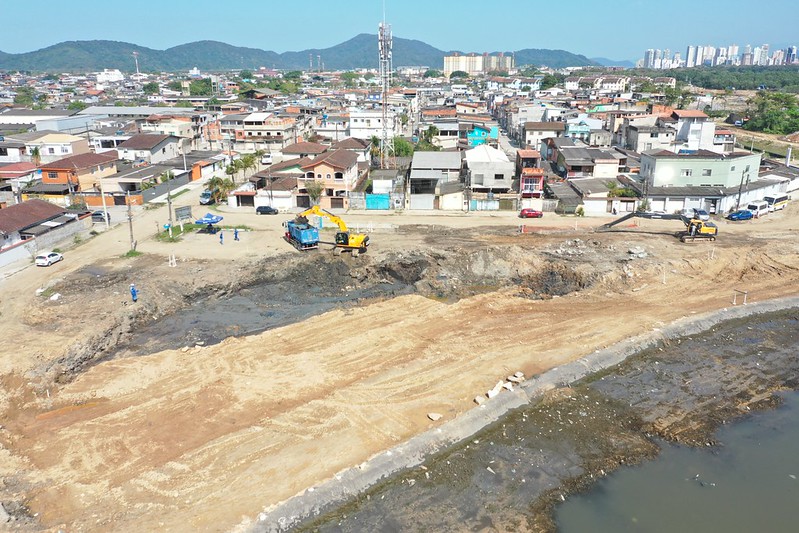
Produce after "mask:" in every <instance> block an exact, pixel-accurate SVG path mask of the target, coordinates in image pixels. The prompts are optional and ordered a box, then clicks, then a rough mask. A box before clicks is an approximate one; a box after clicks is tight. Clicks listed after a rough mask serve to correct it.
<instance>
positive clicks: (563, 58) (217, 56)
mask: <svg viewBox="0 0 799 533" xmlns="http://www.w3.org/2000/svg"><path fill="white" fill-rule="evenodd" d="M134 51H136V52H138V53H139V67H140V69H141V70H142V71H143V72H154V71H177V70H187V69H190V68H192V67H198V68H200V69H202V70H206V71H208V70H230V69H253V68H258V67H267V68H278V69H302V70H306V69H308V68H309V65H310V59H311V57H312V58H313V62H314V68H316V67H317V66H318V61H319V58H321V61H322V63H323V65H324V67H325V68H327V69H353V68H358V67H365V68H375V67H377V62H378V57H377V35H374V34H367V33H362V34H360V35H357V36H355V37H353V38H352V39H350V40H348V41H345V42H343V43H341V44H338V45H336V46H332V47H330V48H324V49H308V50H302V51H299V52H284V53H281V54H278V53H276V52H270V51H266V50H260V49H257V48H246V47H241V46H232V45H229V44H225V43H221V42H218V41H198V42H194V43H188V44H182V45H180V46H175V47H172V48H168V49H166V50H154V49H152V48H146V47H144V46H139V45H136V44H131V43H124V42H119V41H67V42H63V43H59V44H56V45H53V46H48V47H47V48H42V49H41V50H36V51H34V52H26V53H23V54H7V53H4V52H0V70H29V71H34V72H67V71H89V70H101V69H104V68H116V69H119V70H122V71H127V72H131V71H133V70H134V69H135V64H134V61H133V55H132V54H133V52H134ZM393 52H394V57H393V63H394V65H395V66H411V65H413V66H428V67H431V68H441V67H442V66H443V65H444V55H445V52H444V51H442V50H439V49H437V48H435V47H433V46H430V45H429V44H426V43H423V42H421V41H417V40H411V39H402V38H399V37H395V38H394V49H393ZM515 54H516V64H517V65H526V64H533V65H547V66H550V67H555V68H558V67H565V66H581V65H591V64H593V62H592V61H590V60H589V59H587V58H586V57H585V56H581V55H575V54H572V53H570V52H566V51H564V50H544V49H525V50H519V51H518V52H515Z"/></svg>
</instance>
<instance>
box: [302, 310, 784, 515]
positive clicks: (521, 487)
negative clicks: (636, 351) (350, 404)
mask: <svg viewBox="0 0 799 533" xmlns="http://www.w3.org/2000/svg"><path fill="white" fill-rule="evenodd" d="M798 325H799V318H797V312H796V311H787V312H781V313H776V314H771V315H763V316H760V317H753V318H748V319H745V320H738V321H731V322H727V323H724V324H721V325H719V326H717V327H714V328H713V329H712V330H711V331H708V332H706V333H705V334H702V335H697V336H694V337H690V338H683V339H677V340H675V341H672V342H669V343H667V344H664V345H661V346H658V347H656V348H654V349H652V350H649V351H646V352H643V353H641V354H640V355H638V356H634V357H632V358H630V359H629V360H628V361H626V362H625V363H623V364H622V365H620V366H618V367H616V368H614V369H612V370H610V371H608V372H605V373H603V374H602V375H597V376H592V377H591V378H590V379H587V380H586V381H585V382H584V383H581V384H577V385H576V386H574V387H572V388H570V389H562V390H561V391H558V392H557V393H555V394H553V395H552V396H551V397H549V398H547V400H546V401H544V402H542V403H539V404H537V405H530V406H526V407H523V408H520V409H519V410H516V411H514V412H511V413H509V414H508V415H507V416H505V417H504V418H503V419H501V420H500V421H498V422H497V423H495V424H493V425H492V426H489V427H487V428H486V429H484V430H483V431H482V432H480V433H479V434H477V435H475V436H474V437H472V438H471V439H469V440H468V441H465V442H462V443H459V444H457V445H455V446H453V447H451V448H450V449H447V450H445V451H443V452H441V453H439V454H437V455H435V456H433V457H430V458H429V459H428V460H427V461H426V462H425V463H424V464H423V465H421V466H420V467H416V468H413V469H410V470H407V471H405V472H402V473H400V474H398V475H396V476H394V477H393V478H391V479H388V480H386V481H385V482H384V483H382V484H380V485H378V486H375V487H373V488H372V489H371V490H370V491H368V493H366V494H363V495H361V496H359V497H358V498H357V499H355V500H353V501H350V502H349V503H348V504H346V505H344V506H342V507H339V508H337V509H332V510H329V512H328V514H326V515H323V516H321V517H318V518H316V519H314V520H311V521H308V522H306V523H305V524H303V525H302V526H300V528H299V529H300V530H308V531H317V530H318V531H456V530H457V531H463V530H473V531H479V530H485V529H486V528H487V529H489V530H490V529H497V530H526V529H530V530H534V531H554V530H556V528H557V526H556V523H555V521H554V517H553V511H552V510H553V508H554V506H555V505H557V504H560V503H562V502H564V501H569V499H570V498H571V497H572V495H574V494H577V493H579V492H581V491H584V490H587V489H589V488H590V487H592V486H594V484H595V483H596V482H597V481H598V480H600V479H604V478H605V476H606V475H607V474H609V473H611V472H613V471H615V470H617V469H618V468H620V467H623V466H624V465H630V464H639V463H643V464H646V462H647V461H648V460H649V459H653V458H655V457H656V456H657V455H658V453H659V450H660V448H661V447H664V448H665V452H664V456H663V457H664V458H665V459H664V461H665V462H664V463H660V462H657V463H651V465H652V466H650V468H656V469H657V468H660V469H661V470H662V471H664V472H665V471H668V470H670V469H674V470H677V471H678V474H677V475H676V477H675V480H674V481H673V482H666V481H664V482H663V484H664V485H666V487H667V488H666V492H665V493H658V492H656V491H654V490H650V489H651V485H655V484H659V483H660V481H659V479H660V478H659V477H658V475H657V473H656V472H653V473H652V474H651V475H652V476H653V478H652V479H650V480H648V481H647V480H646V476H643V477H642V478H641V481H639V486H638V487H637V494H638V498H639V500H636V501H640V499H643V500H644V501H645V502H646V505H648V506H649V507H650V508H652V509H655V508H658V507H665V508H667V509H671V508H672V504H671V500H672V499H676V498H679V497H681V496H682V495H683V493H684V492H685V491H686V490H688V489H689V488H690V489H692V490H693V489H697V490H698V489H701V490H706V489H707V490H708V491H710V490H716V489H718V488H720V487H721V483H720V481H722V482H723V484H724V485H728V486H729V487H733V486H734V484H733V481H732V480H731V479H729V478H728V477H726V476H731V475H732V473H727V474H724V475H723V472H724V470H725V468H724V467H721V466H720V467H719V468H718V469H712V468H711V464H712V463H714V462H718V463H719V465H721V464H723V462H722V458H724V457H725V454H728V453H729V454H731V455H732V456H733V457H739V456H740V457H742V458H743V460H744V461H745V462H751V458H750V457H749V456H747V455H745V454H747V453H749V452H745V451H740V450H741V449H740V448H739V447H737V446H732V445H729V444H727V445H725V446H718V447H716V446H713V444H714V431H715V429H716V428H717V427H718V426H719V425H724V424H726V423H727V422H729V421H731V420H735V419H737V418H740V417H741V416H743V414H744V413H747V412H749V413H753V412H755V411H757V409H758V408H768V407H769V406H772V405H773V403H774V402H773V401H772V398H773V397H772V395H771V391H774V390H777V389H781V388H785V389H791V390H796V389H797V388H799V358H797V357H796V354H797V351H799V327H797V326H798ZM791 401H793V400H791ZM788 405H789V407H788V410H787V411H777V412H775V413H771V412H770V411H763V412H759V413H758V414H756V415H753V420H755V421H760V420H762V421H763V422H758V423H760V424H761V425H764V427H767V428H768V427H774V426H775V425H779V424H781V423H782V422H776V423H774V422H769V420H770V419H768V418H766V416H770V415H766V414H763V413H771V414H772V415H775V416H782V413H785V412H787V413H790V412H793V411H795V410H796V409H795V408H793V407H792V406H793V405H794V404H793V403H791V402H788ZM741 406H747V407H745V408H741ZM686 413H687V414H686ZM776 413H780V414H779V415H776ZM664 421H666V422H664ZM738 427H740V426H737V425H736V426H730V428H738ZM733 430H734V429H733ZM776 433H777V432H776V431H775V432H774V434H775V435H776ZM659 435H660V436H663V437H666V438H668V439H670V440H671V441H675V442H683V443H690V444H692V445H694V446H696V447H695V448H685V449H683V448H672V447H671V446H672V445H666V444H664V441H663V440H662V439H661V438H659ZM741 435H742V436H741V437H734V438H733V439H732V440H747V439H750V440H751V438H750V437H747V436H746V433H745V430H744V433H742V434H741ZM716 438H719V439H720V438H722V437H716ZM775 438H779V439H782V437H775ZM791 439H793V442H796V435H795V434H794V433H789V434H787V435H786V436H785V439H784V440H780V443H779V444H777V445H776V446H777V447H778V448H779V447H781V448H783V451H786V450H789V451H790V450H796V449H797V447H796V446H795V445H793V446H792V444H791ZM791 446H792V447H791ZM699 447H701V449H702V450H703V452H697V451H693V450H696V449H697V448H699ZM705 450H712V451H705ZM676 453H685V454H687V455H688V456H689V457H690V456H693V459H694V461H695V462H694V463H693V464H690V466H679V464H678V463H676V462H674V461H675V459H672V456H673V454H676ZM769 453H771V452H769ZM783 457H784V456H783ZM700 458H702V459H700ZM655 465H671V466H655ZM700 467H701V468H700ZM783 467H784V468H783V471H782V475H783V478H782V479H780V480H779V481H778V480H777V476H778V474H774V475H772V474H771V473H770V474H769V475H768V476H766V475H764V476H763V477H762V480H763V481H765V482H771V483H772V484H773V490H770V491H768V492H767V494H769V497H770V500H769V502H770V503H769V506H778V507H779V508H780V509H779V511H777V512H776V513H777V514H780V513H781V516H782V517H783V518H785V517H788V516H789V514H790V513H794V512H796V510H797V509H799V506H797V505H796V504H795V502H797V501H799V498H797V496H798V495H797V492H796V489H795V488H794V489H792V490H793V492H789V493H788V496H790V497H791V498H793V500H792V501H793V502H794V504H792V505H787V500H786V495H781V494H779V493H781V491H783V489H790V487H791V486H792V485H791V483H794V480H793V478H790V477H788V476H789V474H795V475H797V476H798V477H799V465H796V461H795V460H789V459H783ZM737 468H738V467H728V468H727V469H728V470H729V469H733V470H734V469H737ZM764 468H765V467H764ZM755 472H756V471H755V470H751V469H745V468H743V467H741V468H740V472H739V474H738V475H739V476H741V477H742V478H748V477H752V476H753V475H754V474H755ZM764 472H765V470H764ZM769 472H773V471H769ZM697 473H699V474H700V477H699V478H698V479H693V476H694V475H695V474H697ZM705 479H707V481H708V482H710V483H716V486H715V487H710V486H706V487H705V486H702V484H701V482H703V481H705ZM795 483H796V484H797V485H799V481H796V482H795ZM736 490H738V489H732V491H733V492H735V491H736ZM740 492H741V494H738V496H737V499H736V500H730V501H736V502H741V501H745V499H746V494H745V492H746V491H744V490H742V489H741V490H740ZM717 494H720V493H719V492H718V491H717V492H715V493H712V494H711V496H713V495H717ZM620 498H623V496H622V497H620ZM717 502H718V505H719V506H721V505H722V504H723V498H720V499H718V500H717ZM639 505H644V504H643V503H639ZM708 506H709V507H712V505H711V504H710V503H709V504H708ZM763 506H764V505H761V507H763ZM739 507H742V508H744V507H747V506H744V505H743V504H739ZM766 509H767V508H766ZM601 511H602V509H601V508H600V510H599V512H601ZM761 511H762V509H761V510H759V511H758V512H761ZM621 516H622V519H624V518H626V519H627V522H625V523H623V524H622V525H621V526H619V525H618V523H612V524H611V525H610V526H609V527H608V528H607V529H605V531H611V530H614V531H636V529H634V528H633V526H632V524H631V521H630V515H629V514H627V515H624V514H622V515H621ZM587 520H588V522H580V523H579V524H578V525H577V526H575V528H574V529H571V530H572V531H594V530H595V528H594V527H593V523H592V520H593V517H592V518H588V519H587ZM697 520H699V519H697ZM700 523H701V524H702V525H703V526H704V531H765V530H769V529H768V528H765V529H763V528H744V529H740V528H738V529H736V528H730V527H727V528H724V527H722V528H718V527H713V519H712V518H710V516H709V515H707V516H705V517H703V518H702V519H701V521H700ZM586 524H588V526H587V525H586ZM778 526H779V524H777V525H776V526H775V528H777V529H776V530H779V527H778ZM640 530H642V531H649V529H645V528H642V529H640ZM666 530H669V531H681V530H687V529H685V528H684V527H683V524H680V525H679V526H676V527H671V528H667V529H666ZM792 530H795V529H792Z"/></svg>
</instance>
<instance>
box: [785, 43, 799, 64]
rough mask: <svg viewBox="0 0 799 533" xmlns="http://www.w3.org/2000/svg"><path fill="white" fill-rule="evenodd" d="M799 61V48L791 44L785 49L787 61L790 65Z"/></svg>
mask: <svg viewBox="0 0 799 533" xmlns="http://www.w3.org/2000/svg"><path fill="white" fill-rule="evenodd" d="M797 61H799V57H797V50H796V47H795V46H789V47H788V49H787V50H786V51H785V63H787V64H788V65H793V64H794V63H796V62H797Z"/></svg>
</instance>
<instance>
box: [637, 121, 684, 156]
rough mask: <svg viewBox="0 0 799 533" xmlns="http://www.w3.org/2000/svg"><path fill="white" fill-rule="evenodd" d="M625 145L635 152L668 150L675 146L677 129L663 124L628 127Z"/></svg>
mask: <svg viewBox="0 0 799 533" xmlns="http://www.w3.org/2000/svg"><path fill="white" fill-rule="evenodd" d="M626 131H627V141H626V142H625V143H624V146H625V147H626V148H628V149H630V150H633V151H634V152H647V151H651V150H656V151H660V150H668V149H670V148H671V147H672V146H674V137H675V135H676V133H677V132H676V131H675V130H674V129H673V128H666V127H662V126H634V125H631V126H629V127H628V128H627V130H626Z"/></svg>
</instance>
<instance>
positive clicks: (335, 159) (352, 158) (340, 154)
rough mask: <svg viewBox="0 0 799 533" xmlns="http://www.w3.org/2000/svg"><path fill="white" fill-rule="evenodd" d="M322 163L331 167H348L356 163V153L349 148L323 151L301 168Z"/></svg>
mask: <svg viewBox="0 0 799 533" xmlns="http://www.w3.org/2000/svg"><path fill="white" fill-rule="evenodd" d="M322 163H325V164H326V165H330V166H331V167H333V168H340V169H348V168H350V167H353V166H355V165H356V164H357V163H358V155H357V154H355V153H354V152H352V151H350V150H334V151H332V152H325V153H324V154H322V155H321V156H319V157H317V158H316V159H314V160H313V161H311V162H310V163H308V164H307V165H304V166H303V167H302V168H303V169H309V168H314V167H316V166H318V165H320V164H322Z"/></svg>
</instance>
